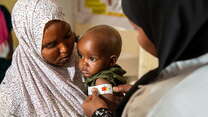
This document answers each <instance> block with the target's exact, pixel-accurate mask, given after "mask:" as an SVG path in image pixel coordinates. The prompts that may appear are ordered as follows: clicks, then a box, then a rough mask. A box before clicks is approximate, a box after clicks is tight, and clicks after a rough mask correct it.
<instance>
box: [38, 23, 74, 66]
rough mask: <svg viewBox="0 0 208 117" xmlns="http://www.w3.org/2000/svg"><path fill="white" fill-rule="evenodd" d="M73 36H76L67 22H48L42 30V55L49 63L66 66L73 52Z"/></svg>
mask: <svg viewBox="0 0 208 117" xmlns="http://www.w3.org/2000/svg"><path fill="white" fill-rule="evenodd" d="M46 25H47V24H46ZM75 38H76V36H75V34H74V33H73V32H72V31H71V28H70V25H69V24H68V23H66V22H63V21H56V22H53V21H52V23H51V22H50V24H49V25H48V26H47V27H46V28H45V31H44V36H43V42H42V51H41V54H42V57H43V58H44V59H45V61H46V62H47V63H49V64H52V65H56V66H60V67H62V66H67V64H68V63H69V61H70V57H71V54H72V52H73V47H74V42H75Z"/></svg>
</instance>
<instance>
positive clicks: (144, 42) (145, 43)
mask: <svg viewBox="0 0 208 117" xmlns="http://www.w3.org/2000/svg"><path fill="white" fill-rule="evenodd" d="M131 24H132V26H133V27H134V29H135V30H136V32H137V33H138V36H137V41H138V42H139V45H140V46H141V47H142V48H143V49H144V50H146V51H147V52H149V53H150V54H152V55H153V56H155V57H157V51H156V48H155V45H154V44H153V43H152V42H151V41H150V40H149V39H148V37H147V35H146V34H145V32H144V31H143V29H142V28H140V27H139V26H137V25H136V24H134V23H131Z"/></svg>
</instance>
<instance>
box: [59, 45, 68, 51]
mask: <svg viewBox="0 0 208 117" xmlns="http://www.w3.org/2000/svg"><path fill="white" fill-rule="evenodd" d="M59 49H60V53H68V47H67V45H66V44H64V43H60V47H59Z"/></svg>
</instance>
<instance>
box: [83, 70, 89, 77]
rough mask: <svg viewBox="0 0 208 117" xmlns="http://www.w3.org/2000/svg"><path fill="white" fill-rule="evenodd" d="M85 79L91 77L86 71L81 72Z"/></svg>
mask: <svg viewBox="0 0 208 117" xmlns="http://www.w3.org/2000/svg"><path fill="white" fill-rule="evenodd" d="M81 72H82V75H83V76H84V77H90V73H89V72H88V71H86V70H83V71H81Z"/></svg>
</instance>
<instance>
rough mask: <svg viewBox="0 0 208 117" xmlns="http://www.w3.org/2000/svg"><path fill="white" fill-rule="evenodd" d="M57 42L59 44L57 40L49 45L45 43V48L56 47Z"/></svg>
mask: <svg viewBox="0 0 208 117" xmlns="http://www.w3.org/2000/svg"><path fill="white" fill-rule="evenodd" d="M56 44H57V43H56V42H51V43H48V44H47V45H45V48H54V47H55V46H56Z"/></svg>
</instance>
